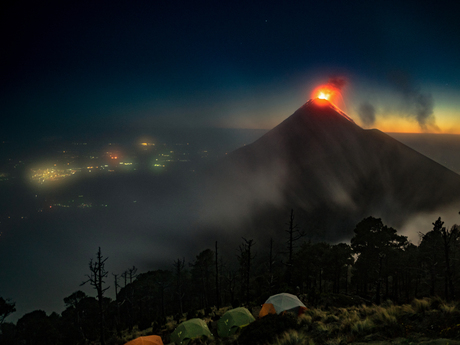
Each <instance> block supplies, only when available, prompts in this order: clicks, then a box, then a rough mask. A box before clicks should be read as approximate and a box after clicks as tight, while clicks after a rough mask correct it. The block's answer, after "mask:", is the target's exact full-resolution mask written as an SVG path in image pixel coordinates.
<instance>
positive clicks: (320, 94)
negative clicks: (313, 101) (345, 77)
mask: <svg viewBox="0 0 460 345" xmlns="http://www.w3.org/2000/svg"><path fill="white" fill-rule="evenodd" d="M338 93H340V91H339V90H338V89H336V88H335V87H333V86H330V85H321V86H318V87H317V88H316V89H314V90H313V92H312V98H319V99H327V100H328V101H331V102H332V101H333V100H334V98H335V96H336V95H337V94H338Z"/></svg>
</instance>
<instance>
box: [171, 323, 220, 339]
mask: <svg viewBox="0 0 460 345" xmlns="http://www.w3.org/2000/svg"><path fill="white" fill-rule="evenodd" d="M203 336H206V337H210V338H212V337H213V336H212V333H211V331H210V330H209V328H208V326H207V325H206V322H204V321H203V320H201V319H190V320H187V321H184V322H182V323H181V324H180V325H179V326H177V327H176V329H175V330H174V332H172V333H171V340H172V341H174V342H175V343H176V344H177V345H187V344H188V342H189V341H190V340H193V339H196V338H201V337H203Z"/></svg>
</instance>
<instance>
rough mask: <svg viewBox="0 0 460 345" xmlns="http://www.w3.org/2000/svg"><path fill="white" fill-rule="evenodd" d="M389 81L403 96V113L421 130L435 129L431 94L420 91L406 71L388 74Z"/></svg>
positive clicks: (436, 127)
mask: <svg viewBox="0 0 460 345" xmlns="http://www.w3.org/2000/svg"><path fill="white" fill-rule="evenodd" d="M390 81H391V82H392V84H393V85H394V87H395V88H396V90H397V91H398V92H399V93H400V94H401V96H402V97H403V100H404V109H403V110H404V111H405V115H406V116H408V117H411V118H413V119H415V120H416V121H417V122H418V124H419V126H420V128H421V129H422V130H423V131H427V130H428V129H429V128H434V129H435V130H437V129H438V126H437V125H436V119H435V116H434V114H433V107H434V101H433V97H432V95H431V94H430V93H423V92H421V91H420V89H419V88H418V87H416V86H415V85H414V83H413V82H412V80H411V78H410V77H409V76H408V75H407V74H406V73H403V72H395V73H393V74H391V75H390Z"/></svg>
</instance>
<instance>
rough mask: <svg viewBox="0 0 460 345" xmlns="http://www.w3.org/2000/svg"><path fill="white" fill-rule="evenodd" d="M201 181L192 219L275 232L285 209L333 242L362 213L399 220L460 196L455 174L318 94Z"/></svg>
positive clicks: (236, 231)
mask: <svg viewBox="0 0 460 345" xmlns="http://www.w3.org/2000/svg"><path fill="white" fill-rule="evenodd" d="M206 181H207V183H206V186H205V187H203V189H202V191H201V192H202V193H201V194H202V195H203V198H202V200H201V201H202V204H201V206H202V207H201V211H199V213H200V220H201V221H200V223H201V222H206V223H207V225H206V227H209V229H211V228H212V231H213V233H214V234H215V233H216V230H217V229H220V230H223V233H225V234H228V236H232V237H233V236H234V235H242V236H248V237H253V238H261V237H268V236H270V237H274V238H277V237H280V236H281V234H283V233H284V231H285V230H286V222H287V221H288V219H289V212H290V210H291V209H293V210H294V214H295V223H296V224H297V225H298V226H299V228H302V230H303V231H305V232H306V233H307V235H308V238H314V239H317V240H328V241H339V240H343V239H347V238H348V239H349V238H350V237H351V235H352V232H353V229H354V226H355V225H356V224H357V223H358V222H359V221H360V220H362V219H363V218H364V217H367V216H374V217H379V218H382V220H383V221H384V223H385V224H388V225H391V226H394V227H396V228H397V227H399V226H401V225H402V224H404V223H405V222H406V221H408V220H409V218H410V217H411V216H414V215H416V214H420V213H424V212H432V211H436V210H438V209H442V208H443V207H446V206H448V205H451V204H453V203H457V202H459V201H460V175H458V174H456V173H454V172H452V171H450V170H448V169H447V168H445V167H443V166H442V165H440V164H438V163H436V162H434V161H433V160H431V159H429V158H427V157H426V156H423V155H422V154H420V153H418V152H416V151H414V150H413V149H411V148H409V147H407V146H406V145H404V144H402V143H400V142H398V141H397V140H395V139H393V138H391V137H390V136H388V135H386V134H384V133H382V132H380V131H379V130H376V129H372V130H365V129H363V128H361V127H359V126H358V125H357V124H355V123H354V122H353V120H351V119H350V118H349V117H348V116H347V115H346V114H345V113H343V112H342V111H341V110H340V109H338V108H337V107H335V106H334V105H333V104H332V103H330V102H329V101H327V100H322V99H312V100H310V101H308V102H307V103H305V104H304V105H303V106H302V107H301V108H299V109H298V110H297V111H296V112H295V113H294V114H293V115H291V116H290V117H288V118H287V119H286V120H284V121H283V122H282V123H280V124H279V125H278V126H276V127H275V128H273V129H272V130H271V131H269V132H267V133H266V134H265V135H263V136H262V137H261V138H259V139H258V140H256V141H255V142H254V143H252V144H250V145H247V146H244V147H241V148H240V149H237V150H236V151H234V152H232V153H230V154H229V155H228V156H227V157H225V159H224V160H223V161H222V162H219V164H217V166H215V167H213V168H212V169H211V170H210V171H208V175H207V177H206ZM202 224H203V223H202ZM202 228H203V227H202ZM284 235H285V233H284V234H283V236H284ZM238 238H240V237H238Z"/></svg>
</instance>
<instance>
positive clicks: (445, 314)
mask: <svg viewBox="0 0 460 345" xmlns="http://www.w3.org/2000/svg"><path fill="white" fill-rule="evenodd" d="M223 312H224V310H222V309H221V310H212V312H211V314H212V315H213V316H217V315H222V314H223ZM202 318H203V319H207V318H209V315H207V316H206V317H205V316H203V317H202ZM175 327H176V324H175V322H174V320H173V319H172V318H168V319H167V320H166V324H165V325H162V329H163V330H165V331H166V329H168V331H170V332H172V331H173V330H174V329H175ZM246 328H247V329H246ZM245 329H246V330H245ZM245 329H243V330H242V333H245V334H242V333H240V334H237V335H235V336H233V337H231V338H226V339H220V338H218V337H216V339H213V340H207V341H206V343H207V344H208V345H232V344H240V345H246V344H251V345H252V344H257V343H258V344H264V345H265V344H267V345H268V344H270V345H314V344H318V345H321V344H325V345H343V344H350V343H355V342H362V343H369V342H374V343H375V342H379V343H381V344H383V343H387V344H389V343H394V344H403V343H404V344H406V343H407V344H410V343H412V344H416V343H418V342H421V341H422V340H423V341H428V340H430V339H431V340H432V341H434V340H435V339H440V338H444V339H445V338H450V339H451V340H449V341H450V342H451V343H455V342H454V340H455V339H456V340H460V310H459V307H458V305H457V304H456V303H453V302H445V301H443V300H442V299H440V298H431V299H430V298H422V299H414V300H413V301H412V302H411V303H410V304H404V305H397V304H394V303H393V302H392V301H385V302H384V303H382V304H381V305H379V306H378V305H365V304H362V305H359V306H352V307H348V308H343V307H340V308H337V307H330V308H324V307H321V308H309V309H308V310H307V311H306V312H305V313H304V314H303V315H301V316H300V317H296V316H294V315H291V316H289V315H286V316H285V317H281V316H277V315H271V316H270V315H269V316H266V317H264V318H262V319H258V320H257V321H256V322H254V324H251V325H249V326H247V327H245ZM251 329H252V330H251ZM248 331H250V332H248ZM149 332H151V328H150V329H146V330H144V331H139V330H138V329H137V328H134V330H133V332H131V333H130V334H127V333H125V334H124V336H123V338H124V340H125V341H127V340H130V339H133V338H135V337H137V336H141V335H147V334H148V333H149ZM150 334H152V333H150ZM164 336H165V340H168V339H169V338H168V333H167V332H166V333H164ZM120 340H121V339H118V342H114V341H112V342H111V344H110V345H122V344H124V342H121V341H120ZM404 341H406V342H404ZM165 344H167V342H166V343H165Z"/></svg>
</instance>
